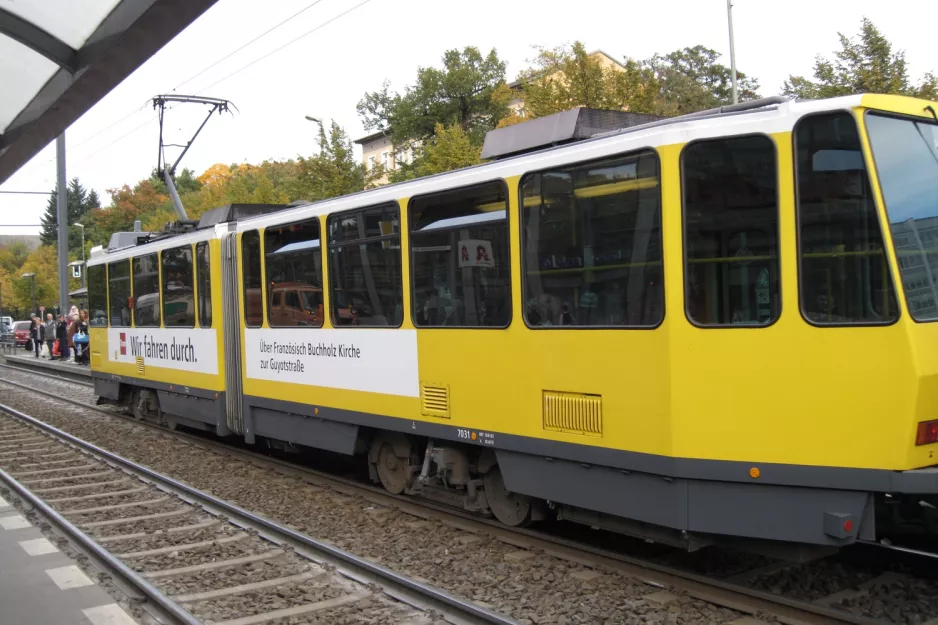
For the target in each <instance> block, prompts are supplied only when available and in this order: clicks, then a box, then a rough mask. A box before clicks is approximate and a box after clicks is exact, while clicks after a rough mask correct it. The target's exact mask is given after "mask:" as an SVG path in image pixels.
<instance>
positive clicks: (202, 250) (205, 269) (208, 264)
mask: <svg viewBox="0 0 938 625" xmlns="http://www.w3.org/2000/svg"><path fill="white" fill-rule="evenodd" d="M195 272H196V279H197V280H198V284H199V326H201V327H203V328H211V327H212V258H211V256H210V255H209V246H208V241H202V242H201V243H197V244H196V246H195Z"/></svg>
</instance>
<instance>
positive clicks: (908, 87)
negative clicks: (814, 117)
mask: <svg viewBox="0 0 938 625" xmlns="http://www.w3.org/2000/svg"><path fill="white" fill-rule="evenodd" d="M837 36H838V37H839V38H840V47H841V49H840V50H839V51H837V52H834V59H833V60H828V59H825V58H823V57H821V56H820V55H818V56H817V58H816V59H815V61H814V80H811V79H809V78H805V77H803V76H789V77H788V80H786V81H785V83H784V85H783V86H782V92H783V93H785V94H786V95H794V96H798V97H800V98H831V97H836V96H842V95H851V94H854V93H890V94H899V95H908V96H915V97H920V98H925V99H928V100H934V99H936V96H938V79H936V78H935V76H934V74H932V73H931V72H929V73H927V74H925V76H924V77H923V79H922V82H921V83H919V84H913V83H912V82H911V80H910V79H909V73H908V68H907V66H906V62H905V52H904V51H902V50H899V51H896V52H894V51H893V47H892V44H891V43H890V42H889V40H888V39H886V38H885V37H884V36H883V34H882V33H881V32H880V31H879V29H877V28H876V26H874V25H873V22H872V21H870V20H869V19H867V18H863V21H862V23H861V25H860V33H859V39H852V38H849V37H847V36H846V35H844V34H842V33H837Z"/></svg>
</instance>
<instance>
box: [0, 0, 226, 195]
mask: <svg viewBox="0 0 938 625" xmlns="http://www.w3.org/2000/svg"><path fill="white" fill-rule="evenodd" d="M216 1H217V0H41V1H40V0H33V1H27V2H17V1H10V0H0V85H3V88H2V89H0V183H3V182H5V181H6V180H7V179H8V178H9V177H10V176H12V175H13V174H14V173H15V172H16V171H17V170H18V169H19V168H20V167H22V166H23V165H24V164H25V163H26V162H27V161H29V159H31V158H32V157H33V156H35V155H36V154H37V153H38V152H39V151H40V150H42V149H43V148H44V147H45V146H46V145H48V144H49V142H50V141H52V140H53V139H55V138H56V137H57V136H58V135H59V134H61V133H62V132H63V131H64V130H65V129H66V128H68V126H70V125H71V124H72V123H73V122H75V120H77V119H78V118H79V117H81V116H82V115H83V114H84V113H85V112H86V111H88V109H90V108H91V107H92V106H94V105H95V104H96V103H97V102H98V101H100V100H101V98H103V97H104V96H105V95H107V93H108V92H110V91H111V90H112V89H113V88H114V87H116V86H117V85H118V84H120V82H121V81H123V80H124V79H125V78H127V77H128V76H129V75H130V74H131V73H133V72H134V71H136V69H137V68H138V67H140V66H141V65H142V64H143V63H144V62H146V60H147V59H149V58H150V57H151V56H153V54H154V53H156V52H157V51H158V50H159V49H160V48H162V47H163V46H164V45H166V43H168V42H169V41H170V40H171V39H173V37H175V36H176V35H178V34H179V33H180V32H182V30H183V29H185V28H186V27H187V26H188V25H189V24H190V23H192V22H193V21H194V20H195V19H196V18H198V17H199V16H200V15H202V13H204V12H205V11H206V10H207V9H208V8H209V7H211V6H212V5H214V4H215V2H216Z"/></svg>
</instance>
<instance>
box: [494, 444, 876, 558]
mask: <svg viewBox="0 0 938 625" xmlns="http://www.w3.org/2000/svg"><path fill="white" fill-rule="evenodd" d="M495 453H496V456H497V458H498V466H499V468H500V469H501V472H502V476H503V478H504V480H505V486H506V487H507V488H508V489H509V490H511V491H514V492H518V493H524V494H526V495H530V496H532V497H538V498H540V499H546V500H548V501H553V502H556V503H560V504H565V505H569V506H575V507H578V508H584V509H586V510H593V511H596V512H602V513H605V514H609V515H613V516H616V517H622V518H625V519H630V520H634V521H641V522H643V523H650V524H653V525H659V526H663V527H667V528H671V529H673V530H677V531H682V532H690V533H695V534H717V535H726V536H734V537H737V536H738V537H746V538H755V539H766V540H779V541H790V542H797V543H809V544H815V545H832V546H839V545H844V544H848V543H850V542H852V541H853V540H855V539H856V538H857V537H858V535H859V536H861V537H866V536H871V535H873V525H872V523H873V521H872V505H873V502H872V494H871V493H868V492H864V491H849V490H833V489H828V488H807V487H795V486H777V485H771V484H758V483H755V480H753V483H749V484H741V483H734V482H716V481H710V480H689V479H684V478H677V479H674V478H665V477H663V476H660V475H650V474H646V473H636V472H629V471H622V470H618V469H612V468H609V467H603V466H596V465H588V464H583V463H578V462H569V461H565V460H560V459H556V458H546V457H542V456H540V457H539V456H532V455H528V454H522V453H516V452H509V451H502V450H498V451H496V452H495ZM848 522H849V524H848V525H847V527H849V529H844V527H845V524H847V523H848Z"/></svg>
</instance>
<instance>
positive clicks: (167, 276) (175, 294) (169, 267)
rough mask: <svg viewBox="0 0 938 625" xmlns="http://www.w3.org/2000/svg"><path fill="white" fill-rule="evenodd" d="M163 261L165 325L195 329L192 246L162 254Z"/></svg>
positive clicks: (181, 247)
mask: <svg viewBox="0 0 938 625" xmlns="http://www.w3.org/2000/svg"><path fill="white" fill-rule="evenodd" d="M161 256H162V261H163V325H164V326H165V327H167V328H168V327H170V326H172V327H176V328H193V327H195V302H194V300H193V290H194V285H193V281H192V246H191V245H183V246H180V247H174V248H172V249H169V250H163V251H162V252H161Z"/></svg>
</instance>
